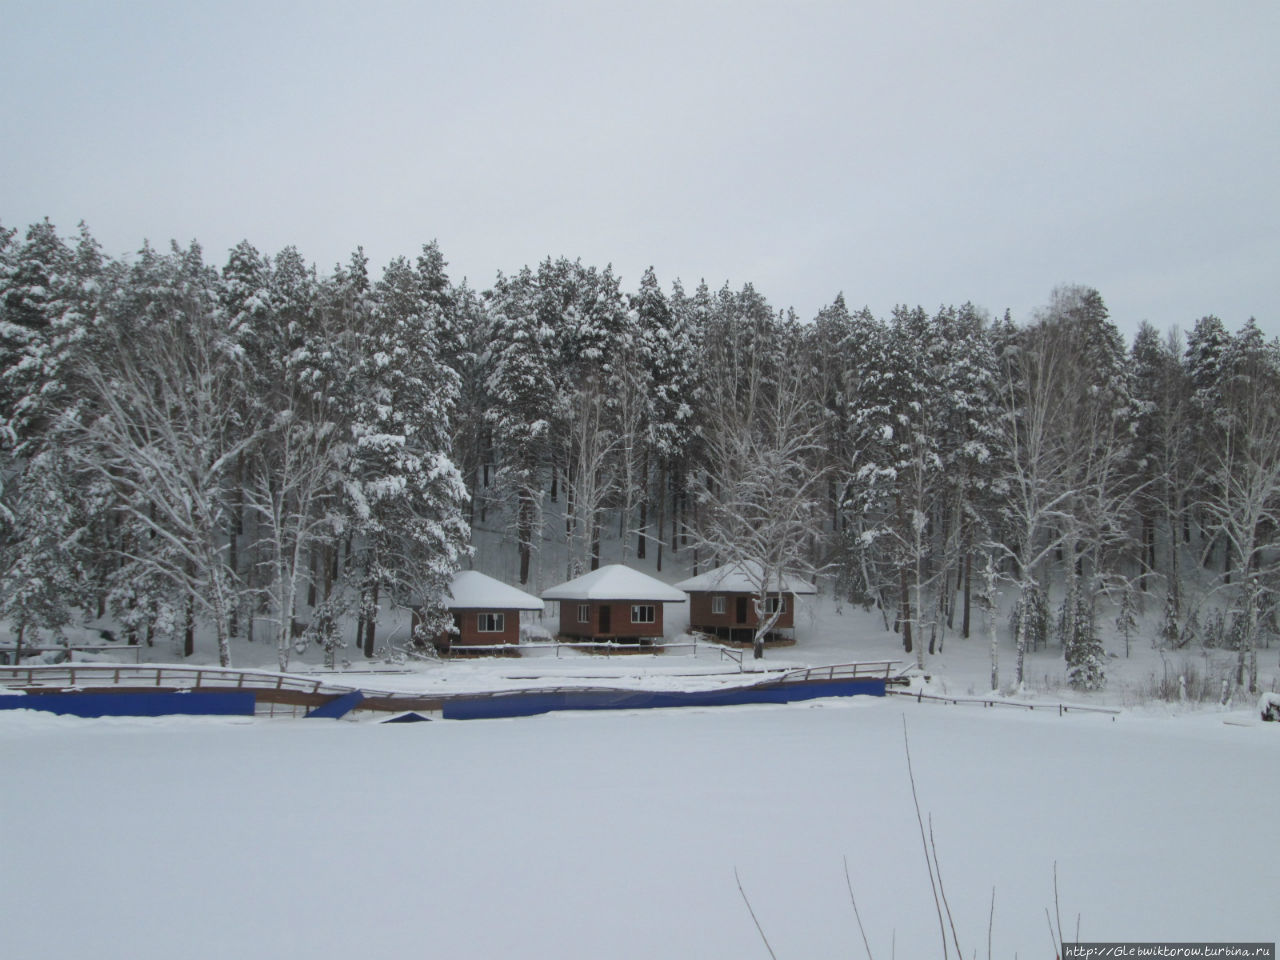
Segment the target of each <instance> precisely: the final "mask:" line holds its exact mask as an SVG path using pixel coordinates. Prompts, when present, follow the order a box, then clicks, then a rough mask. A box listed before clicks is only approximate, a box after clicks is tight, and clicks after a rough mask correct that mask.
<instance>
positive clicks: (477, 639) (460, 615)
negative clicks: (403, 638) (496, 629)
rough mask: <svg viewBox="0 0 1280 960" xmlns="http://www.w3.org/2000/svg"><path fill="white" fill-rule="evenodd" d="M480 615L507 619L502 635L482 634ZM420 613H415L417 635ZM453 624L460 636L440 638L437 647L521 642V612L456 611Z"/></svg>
mask: <svg viewBox="0 0 1280 960" xmlns="http://www.w3.org/2000/svg"><path fill="white" fill-rule="evenodd" d="M480 613H501V614H502V615H503V617H504V618H505V619H504V620H503V624H502V627H503V629H502V631H501V632H500V633H481V632H480V631H479V630H478V629H477V628H476V615H477V614H480ZM419 622H420V620H419V616H418V611H416V610H415V611H414V612H413V626H414V631H415V633H416V631H417V627H418V624H419ZM453 622H454V625H455V626H457V627H458V635H457V636H451V635H445V636H442V637H438V638H437V639H436V641H435V644H436V646H438V647H440V646H448V644H449V643H450V642H452V643H457V644H466V643H471V644H489V643H519V642H520V611H519V610H454V611H453Z"/></svg>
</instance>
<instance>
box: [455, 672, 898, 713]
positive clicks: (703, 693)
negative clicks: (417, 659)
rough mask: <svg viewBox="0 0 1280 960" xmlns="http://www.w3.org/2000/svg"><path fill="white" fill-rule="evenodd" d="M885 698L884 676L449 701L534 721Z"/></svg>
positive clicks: (458, 708) (465, 709) (460, 707)
mask: <svg viewBox="0 0 1280 960" xmlns="http://www.w3.org/2000/svg"><path fill="white" fill-rule="evenodd" d="M884 695H885V681H884V680H883V679H882V678H870V679H857V680H822V681H814V682H811V683H786V684H778V685H776V686H758V687H736V688H734V689H731V690H692V691H683V692H673V691H647V690H555V691H531V692H529V693H518V692H517V693H504V694H497V695H495V696H488V697H474V698H472V697H467V698H458V699H449V700H446V701H444V718H445V719H446V720H485V719H494V718H498V717H532V716H535V715H536V714H540V713H549V712H551V711H552V710H645V709H652V708H659V707H726V706H736V705H739V704H748V703H790V702H791V701H794V700H815V699H818V698H819V697H852V696H871V697H883V696H884Z"/></svg>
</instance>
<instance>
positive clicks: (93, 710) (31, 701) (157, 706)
mask: <svg viewBox="0 0 1280 960" xmlns="http://www.w3.org/2000/svg"><path fill="white" fill-rule="evenodd" d="M256 700H257V698H256V697H255V695H254V694H253V692H252V691H245V690H190V691H183V692H168V691H165V692H159V693H76V692H71V693H28V694H25V695H23V696H0V710H44V711H46V712H48V713H60V714H65V715H69V716H73V717H164V716H174V715H184V716H249V717H251V716H253V710H254V705H255V703H256Z"/></svg>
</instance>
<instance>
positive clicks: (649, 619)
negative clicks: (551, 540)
mask: <svg viewBox="0 0 1280 960" xmlns="http://www.w3.org/2000/svg"><path fill="white" fill-rule="evenodd" d="M542 599H543V600H556V601H558V602H559V603H560V634H561V635H562V636H565V637H575V638H578V639H580V640H602V641H616V642H619V643H639V644H648V643H651V642H652V641H653V640H655V639H661V638H662V635H663V619H664V618H663V607H664V605H665V604H668V603H684V602H685V600H686V597H685V595H684V593H683V592H682V591H680V590H677V589H676V588H675V587H673V586H671V585H670V584H666V583H663V582H662V581H661V580H656V579H654V578H653V577H651V576H649V575H648V574H645V573H641V572H640V571H639V570H633V569H631V568H630V567H628V566H625V565H623V564H621V563H611V564H608V565H606V566H603V567H600V568H599V569H598V570H592V571H591V572H590V573H585V574H583V575H582V576H580V577H577V578H575V579H573V580H570V581H568V582H567V583H562V584H560V585H559V586H555V587H552V588H551V589H549V590H544V591H543V593H542Z"/></svg>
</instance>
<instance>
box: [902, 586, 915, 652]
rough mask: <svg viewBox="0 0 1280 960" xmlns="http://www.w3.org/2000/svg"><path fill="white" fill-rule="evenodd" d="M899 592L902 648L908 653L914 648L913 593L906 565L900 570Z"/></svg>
mask: <svg viewBox="0 0 1280 960" xmlns="http://www.w3.org/2000/svg"><path fill="white" fill-rule="evenodd" d="M898 593H899V604H900V609H901V612H900V613H899V615H898V619H899V622H901V624H902V649H903V650H904V651H906V652H907V653H911V652H912V649H913V646H912V636H911V594H910V587H909V585H908V583H907V568H906V567H902V568H901V569H900V570H899V571H898Z"/></svg>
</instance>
